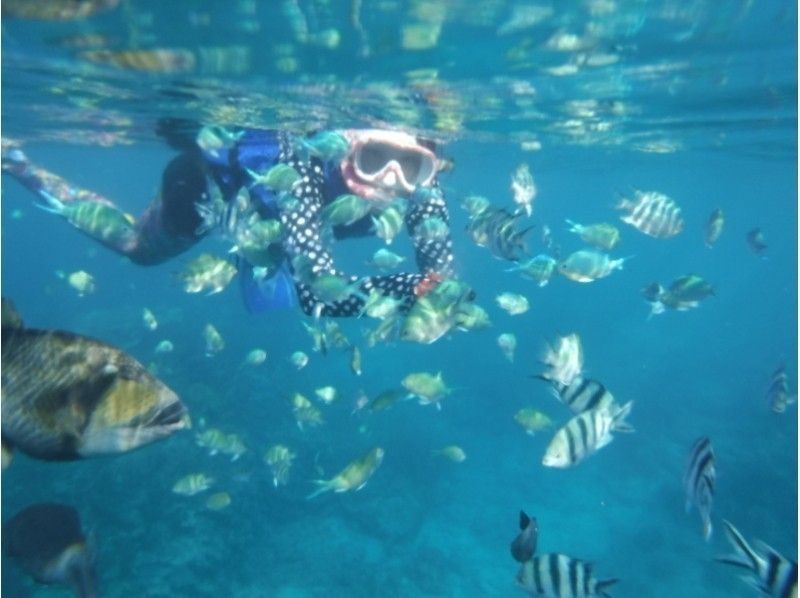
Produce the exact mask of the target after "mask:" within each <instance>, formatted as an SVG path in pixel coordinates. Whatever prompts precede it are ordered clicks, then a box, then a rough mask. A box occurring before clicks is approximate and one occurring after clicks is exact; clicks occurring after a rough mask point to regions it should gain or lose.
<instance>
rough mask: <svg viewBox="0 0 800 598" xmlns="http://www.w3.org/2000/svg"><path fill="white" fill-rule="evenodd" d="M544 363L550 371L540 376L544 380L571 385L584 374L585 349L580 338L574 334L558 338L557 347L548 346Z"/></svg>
mask: <svg viewBox="0 0 800 598" xmlns="http://www.w3.org/2000/svg"><path fill="white" fill-rule="evenodd" d="M542 362H543V363H544V364H545V365H547V366H549V369H548V370H547V371H545V372H543V373H542V374H540V375H539V377H540V378H542V379H543V380H549V381H551V382H553V383H559V384H563V385H566V386H568V385H570V384H572V381H573V380H575V378H577V377H579V376H580V375H581V373H582V372H583V347H581V339H580V337H579V336H578V335H577V334H575V333H573V334H569V335H567V336H561V337H559V338H558V343H557V345H556V346H555V347H551V346H549V345H548V347H547V349H546V350H545V353H544V355H543V356H542Z"/></svg>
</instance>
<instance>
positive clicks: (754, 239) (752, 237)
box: [747, 228, 767, 257]
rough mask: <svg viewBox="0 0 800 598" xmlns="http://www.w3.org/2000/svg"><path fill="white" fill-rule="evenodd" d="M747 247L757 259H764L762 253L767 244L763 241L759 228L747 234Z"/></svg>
mask: <svg viewBox="0 0 800 598" xmlns="http://www.w3.org/2000/svg"><path fill="white" fill-rule="evenodd" d="M747 245H748V246H749V247H750V250H751V251H752V252H753V253H755V254H756V255H757V256H759V257H764V252H765V251H766V250H767V243H766V241H765V240H764V233H763V232H761V229H760V228H754V229H753V230H750V231H748V232H747Z"/></svg>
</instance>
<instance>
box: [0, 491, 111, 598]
mask: <svg viewBox="0 0 800 598" xmlns="http://www.w3.org/2000/svg"><path fill="white" fill-rule="evenodd" d="M3 552H4V553H5V554H6V555H8V556H9V557H10V558H12V559H14V560H15V561H16V562H17V563H18V564H19V565H20V567H22V569H23V570H24V571H25V572H26V573H27V574H28V575H30V576H31V577H33V579H35V580H36V581H38V582H39V583H43V584H64V585H67V586H70V587H71V588H72V589H73V590H74V591H75V595H76V596H79V597H80V598H93V597H94V596H96V595H97V594H96V590H95V587H96V576H95V570H94V546H93V542H92V540H91V539H89V540H88V541H87V539H86V537H85V536H84V535H83V532H82V531H81V522H80V518H79V517H78V512H77V511H76V510H75V509H73V508H72V507H70V506H67V505H61V504H57V503H38V504H34V505H30V506H29V507H26V508H25V509H23V510H22V511H20V512H19V513H17V514H16V515H14V517H12V518H11V519H10V520H8V521H7V522H6V523H5V524H4V525H3Z"/></svg>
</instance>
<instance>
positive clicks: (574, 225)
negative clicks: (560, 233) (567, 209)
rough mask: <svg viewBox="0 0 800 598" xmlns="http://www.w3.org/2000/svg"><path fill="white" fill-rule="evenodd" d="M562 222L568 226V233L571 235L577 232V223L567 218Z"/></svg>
mask: <svg viewBox="0 0 800 598" xmlns="http://www.w3.org/2000/svg"><path fill="white" fill-rule="evenodd" d="M564 222H566V223H567V224H568V225H569V228H568V229H567V230H568V231H569V232H571V233H577V232H578V227H579V226H580V224H578V223H577V222H573V221H572V220H570V219H569V218H564Z"/></svg>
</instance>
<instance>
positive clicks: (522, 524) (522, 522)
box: [519, 509, 531, 531]
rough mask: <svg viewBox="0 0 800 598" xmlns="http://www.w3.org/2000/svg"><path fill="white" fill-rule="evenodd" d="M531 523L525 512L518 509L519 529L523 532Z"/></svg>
mask: <svg viewBox="0 0 800 598" xmlns="http://www.w3.org/2000/svg"><path fill="white" fill-rule="evenodd" d="M530 522H531V518H530V517H528V515H527V514H526V513H525V511H523V510H521V509H520V512H519V529H521V530H523V531H524V530H525V529H526V528H527V527H528V525H529V524H530Z"/></svg>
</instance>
